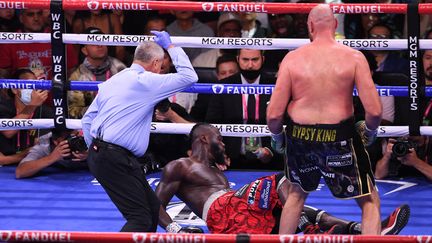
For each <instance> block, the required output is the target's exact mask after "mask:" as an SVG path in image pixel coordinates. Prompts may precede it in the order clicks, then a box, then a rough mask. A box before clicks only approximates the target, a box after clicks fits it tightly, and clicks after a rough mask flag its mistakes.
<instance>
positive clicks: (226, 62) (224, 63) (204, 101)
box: [190, 55, 239, 122]
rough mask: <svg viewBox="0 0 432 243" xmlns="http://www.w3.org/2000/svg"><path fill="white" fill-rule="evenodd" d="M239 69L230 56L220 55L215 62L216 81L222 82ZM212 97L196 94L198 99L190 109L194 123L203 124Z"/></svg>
mask: <svg viewBox="0 0 432 243" xmlns="http://www.w3.org/2000/svg"><path fill="white" fill-rule="evenodd" d="M238 71H239V67H238V63H237V59H236V57H235V56H232V55H222V56H220V57H218V59H217V61H216V76H217V80H219V81H220V80H222V79H225V78H228V77H229V76H232V75H234V74H236V73H238ZM212 96H213V95H211V94H198V98H197V100H196V102H195V104H194V106H193V107H192V109H191V112H190V114H191V116H192V117H193V119H194V120H196V121H201V122H203V121H204V120H205V116H206V113H207V109H208V104H209V101H210V99H211V97H212Z"/></svg>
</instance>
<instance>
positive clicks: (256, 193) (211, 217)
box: [204, 174, 285, 234]
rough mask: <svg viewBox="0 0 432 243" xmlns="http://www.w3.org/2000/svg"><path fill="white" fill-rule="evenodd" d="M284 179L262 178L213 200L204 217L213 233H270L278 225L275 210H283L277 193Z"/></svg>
mask: <svg viewBox="0 0 432 243" xmlns="http://www.w3.org/2000/svg"><path fill="white" fill-rule="evenodd" d="M282 178H285V177H283V175H282V174H278V175H272V176H267V177H262V178H259V179H257V180H255V181H253V182H252V183H250V184H247V185H244V186H243V187H241V188H240V189H238V190H237V191H228V192H225V193H223V194H222V195H219V196H218V197H217V198H216V199H213V200H214V201H213V202H212V203H211V205H210V207H209V209H208V211H207V213H206V214H205V215H206V216H207V217H206V218H205V217H204V220H206V223H207V227H208V229H209V230H210V232H211V233H219V234H220V233H224V234H238V233H249V234H269V233H271V231H272V229H273V228H274V227H275V225H276V219H275V217H274V216H273V213H272V212H273V209H274V208H275V207H279V208H281V207H282V205H281V203H280V200H279V196H278V193H277V186H278V183H279V181H280V180H281V179H282ZM216 194H217V192H216ZM210 198H211V197H210ZM209 200H210V199H209ZM206 204H207V203H206Z"/></svg>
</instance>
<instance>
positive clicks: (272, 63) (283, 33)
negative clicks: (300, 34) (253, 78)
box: [264, 14, 294, 70]
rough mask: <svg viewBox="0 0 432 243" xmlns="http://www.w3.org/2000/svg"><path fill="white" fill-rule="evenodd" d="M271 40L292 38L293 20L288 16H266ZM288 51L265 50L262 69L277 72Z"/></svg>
mask: <svg viewBox="0 0 432 243" xmlns="http://www.w3.org/2000/svg"><path fill="white" fill-rule="evenodd" d="M268 20H269V23H270V32H271V35H270V37H271V38H291V37H292V36H293V34H294V33H293V32H294V28H293V18H292V17H291V16H290V15H289V14H268ZM287 53H288V50H286V49H285V50H267V51H266V52H265V58H266V61H265V63H264V68H266V69H271V70H278V69H279V68H278V67H279V64H280V62H281V61H282V60H283V58H284V57H285V55H286V54H287Z"/></svg>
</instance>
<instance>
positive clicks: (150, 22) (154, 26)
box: [123, 11, 169, 66]
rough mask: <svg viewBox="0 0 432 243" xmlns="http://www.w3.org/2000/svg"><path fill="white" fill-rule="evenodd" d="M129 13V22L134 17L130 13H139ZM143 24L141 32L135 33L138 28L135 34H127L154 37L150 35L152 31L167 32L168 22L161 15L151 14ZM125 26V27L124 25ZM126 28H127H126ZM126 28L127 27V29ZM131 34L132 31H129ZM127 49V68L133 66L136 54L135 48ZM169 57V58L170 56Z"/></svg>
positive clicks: (128, 47) (129, 47)
mask: <svg viewBox="0 0 432 243" xmlns="http://www.w3.org/2000/svg"><path fill="white" fill-rule="evenodd" d="M127 12H128V15H127V16H128V19H127V20H128V21H132V20H133V19H132V18H133V17H134V15H130V12H137V11H127ZM135 17H139V15H135ZM143 22H145V24H144V26H142V27H140V28H138V29H141V30H142V31H141V32H135V31H136V28H135V30H134V32H133V33H126V34H135V35H142V34H144V35H152V34H151V33H150V31H151V30H156V31H164V30H166V20H165V18H163V17H162V16H160V15H155V14H154V13H152V14H149V15H148V16H147V17H146V18H145V20H143ZM123 26H124V25H123ZM124 27H125V26H124ZM125 28H126V27H125ZM128 31H129V32H130V31H132V30H128ZM125 48H126V61H125V64H126V65H127V66H130V65H131V64H132V61H133V55H134V52H135V46H127V47H125ZM168 57H169V56H168Z"/></svg>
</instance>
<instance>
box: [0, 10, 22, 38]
mask: <svg viewBox="0 0 432 243" xmlns="http://www.w3.org/2000/svg"><path fill="white" fill-rule="evenodd" d="M18 28H19V20H18V17H17V16H16V14H15V9H8V8H4V9H0V32H15V31H17V30H18Z"/></svg>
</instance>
